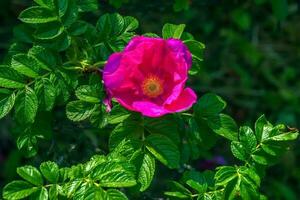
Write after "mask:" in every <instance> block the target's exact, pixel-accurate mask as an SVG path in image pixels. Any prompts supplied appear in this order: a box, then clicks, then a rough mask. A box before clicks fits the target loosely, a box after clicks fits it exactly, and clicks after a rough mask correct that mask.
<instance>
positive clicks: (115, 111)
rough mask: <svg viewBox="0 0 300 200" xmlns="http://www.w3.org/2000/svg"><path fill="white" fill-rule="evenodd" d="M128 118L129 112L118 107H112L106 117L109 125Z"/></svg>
mask: <svg viewBox="0 0 300 200" xmlns="http://www.w3.org/2000/svg"><path fill="white" fill-rule="evenodd" d="M129 116H130V112H128V110H126V109H125V108H124V107H122V106H120V105H116V106H113V108H112V110H111V111H110V113H109V115H108V116H107V122H108V123H109V124H119V123H121V122H123V121H124V120H125V119H127V118H128V117H129Z"/></svg>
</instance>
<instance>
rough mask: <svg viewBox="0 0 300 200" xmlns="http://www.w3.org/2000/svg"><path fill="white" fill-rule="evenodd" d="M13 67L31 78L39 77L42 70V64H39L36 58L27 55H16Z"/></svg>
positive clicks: (13, 59) (12, 62)
mask: <svg viewBox="0 0 300 200" xmlns="http://www.w3.org/2000/svg"><path fill="white" fill-rule="evenodd" d="M11 66H12V68H13V69H15V70H16V71H18V72H19V73H21V74H23V75H25V76H28V77H31V78H36V77H38V76H39V72H40V68H42V67H41V63H39V62H38V61H37V59H36V58H34V57H32V56H28V55H26V54H17V55H14V56H13V58H12V61H11Z"/></svg>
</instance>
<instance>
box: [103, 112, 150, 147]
mask: <svg viewBox="0 0 300 200" xmlns="http://www.w3.org/2000/svg"><path fill="white" fill-rule="evenodd" d="M143 131H144V128H143V126H142V124H141V120H140V119H139V118H138V119H135V118H134V117H129V118H127V119H126V120H124V121H123V122H122V123H120V124H118V125H117V126H116V127H115V128H114V130H113V131H112V132H111V134H110V138H109V149H110V150H113V149H114V148H115V147H116V146H118V144H120V143H121V142H122V141H123V140H124V139H125V138H127V139H131V140H134V141H138V142H139V141H140V137H141V135H142V134H143Z"/></svg>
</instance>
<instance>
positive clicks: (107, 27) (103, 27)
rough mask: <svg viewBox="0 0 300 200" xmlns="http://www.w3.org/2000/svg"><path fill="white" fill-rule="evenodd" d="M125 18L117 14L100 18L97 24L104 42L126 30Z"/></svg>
mask: <svg viewBox="0 0 300 200" xmlns="http://www.w3.org/2000/svg"><path fill="white" fill-rule="evenodd" d="M124 24H125V22H124V18H123V17H122V16H121V15H119V14H117V13H114V14H105V15H102V16H101V17H100V19H99V20H98V22H97V26H96V28H97V30H98V31H99V35H100V37H101V38H102V39H103V40H106V39H107V38H108V37H115V36H117V35H119V34H121V32H122V31H123V30H124Z"/></svg>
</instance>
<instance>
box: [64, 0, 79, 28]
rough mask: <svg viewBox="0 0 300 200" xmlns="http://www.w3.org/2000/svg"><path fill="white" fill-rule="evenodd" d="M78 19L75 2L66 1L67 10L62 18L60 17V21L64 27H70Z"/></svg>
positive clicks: (71, 0) (72, 0)
mask: <svg viewBox="0 0 300 200" xmlns="http://www.w3.org/2000/svg"><path fill="white" fill-rule="evenodd" d="M77 18H78V7H77V5H76V3H75V0H68V9H67V11H66V12H65V14H64V16H62V17H61V21H62V23H63V24H64V26H65V27H70V26H71V25H72V24H73V23H74V22H76V20H77Z"/></svg>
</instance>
